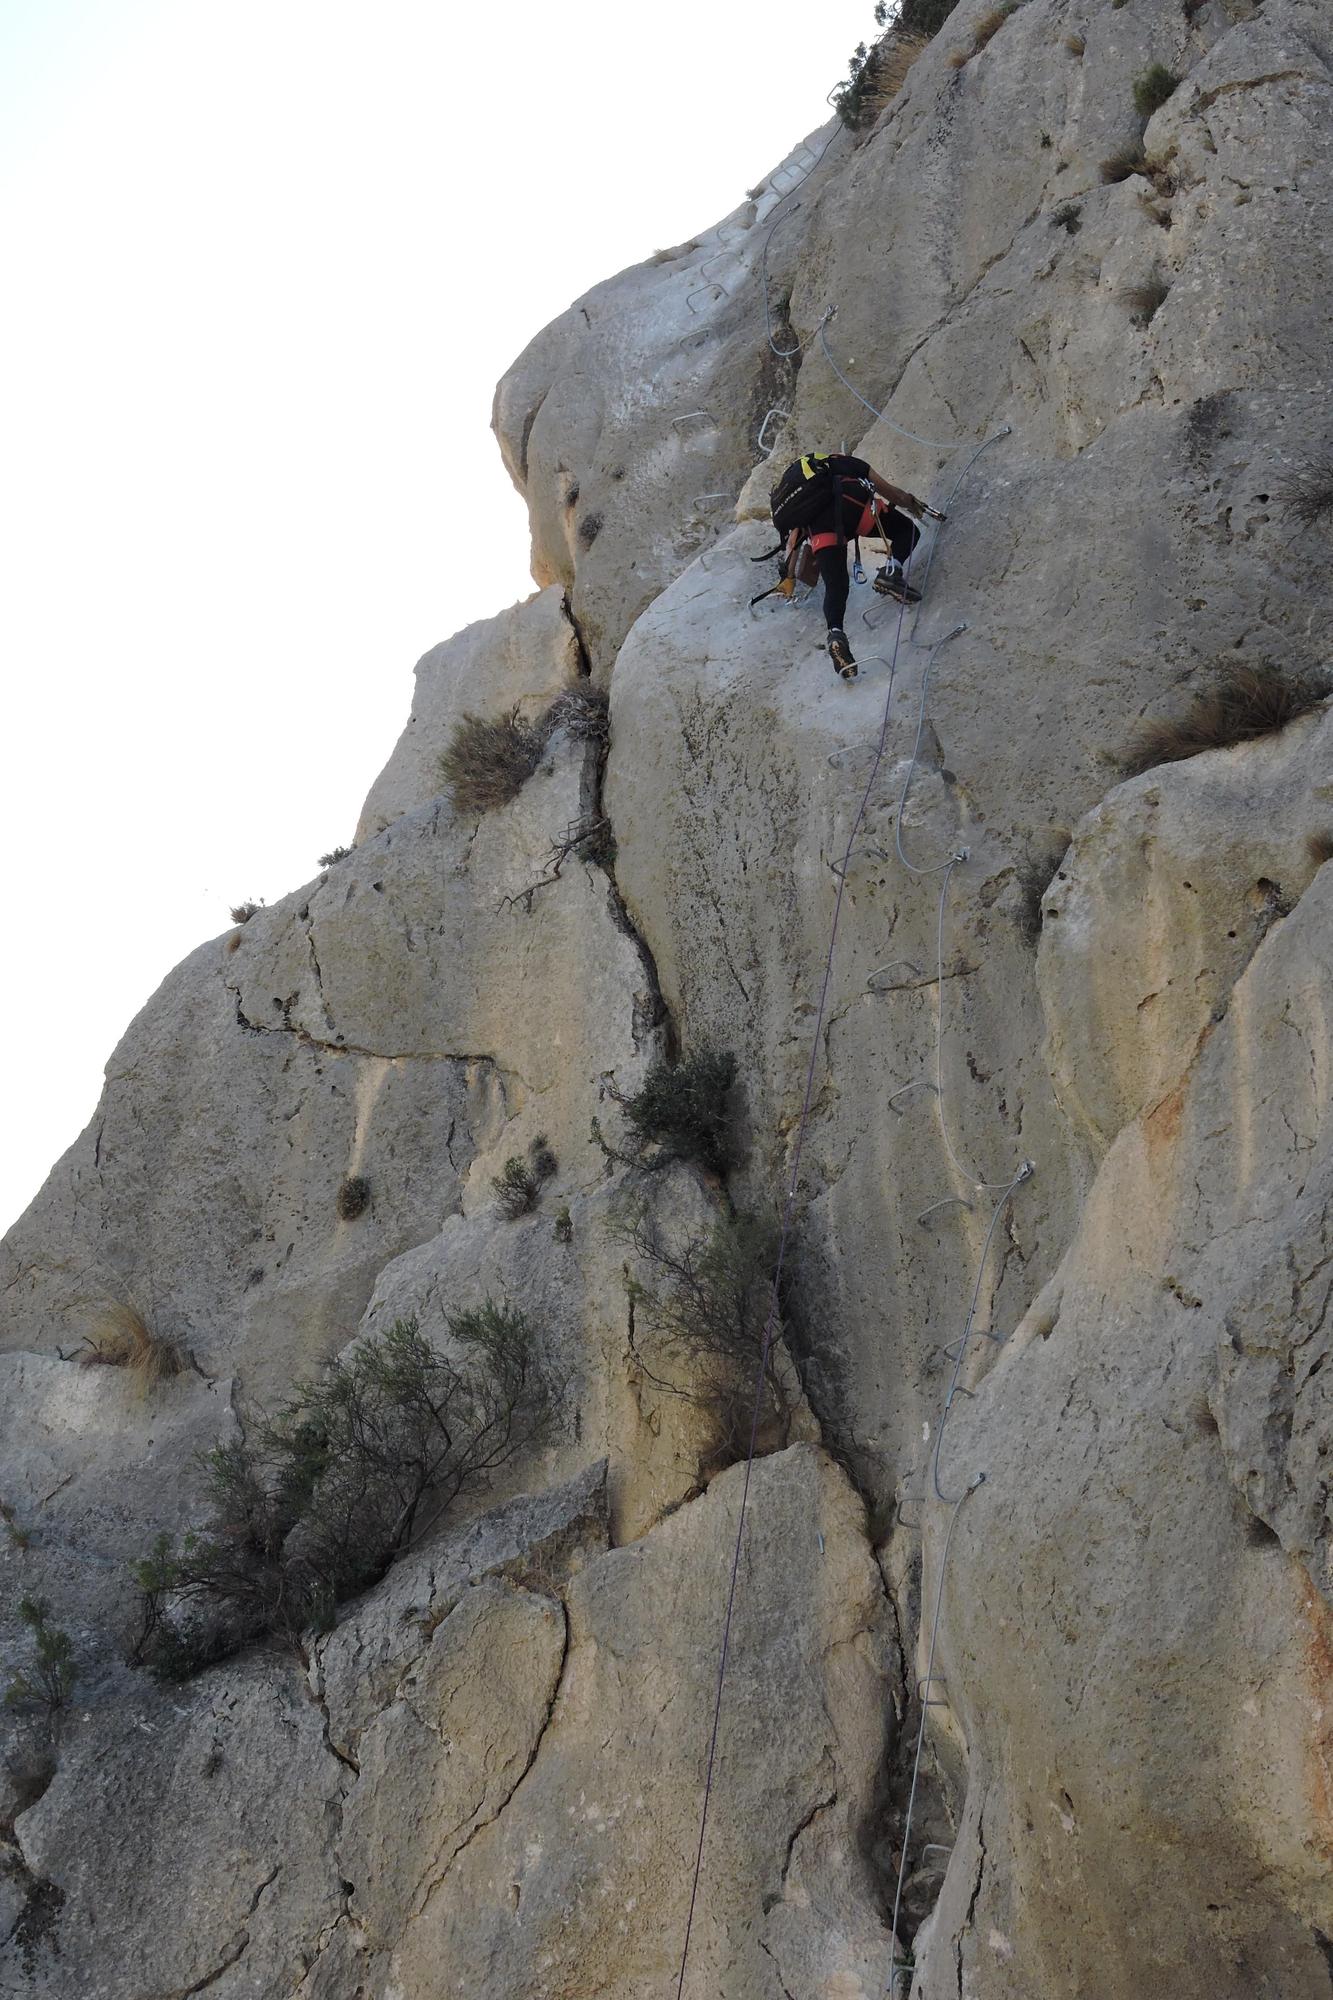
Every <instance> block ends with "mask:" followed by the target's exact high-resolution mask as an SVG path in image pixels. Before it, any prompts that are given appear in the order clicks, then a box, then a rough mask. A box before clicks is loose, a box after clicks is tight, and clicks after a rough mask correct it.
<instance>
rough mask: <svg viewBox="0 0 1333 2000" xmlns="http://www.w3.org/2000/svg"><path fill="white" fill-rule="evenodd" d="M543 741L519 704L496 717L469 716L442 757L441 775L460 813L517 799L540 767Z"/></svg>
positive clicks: (504, 804)
mask: <svg viewBox="0 0 1333 2000" xmlns="http://www.w3.org/2000/svg"><path fill="white" fill-rule="evenodd" d="M541 754H542V739H541V736H540V735H539V734H538V732H537V731H536V730H535V729H533V728H531V727H530V726H529V724H528V723H526V722H525V721H524V720H523V718H522V716H521V715H520V714H519V712H518V710H517V708H515V709H512V710H511V711H510V713H509V714H508V715H506V716H503V717H501V719H500V720H499V721H498V722H496V721H487V719H486V718H485V716H481V715H465V716H464V717H463V719H462V721H461V722H460V723H459V724H458V726H457V728H456V729H455V730H454V733H453V735H452V737H451V738H450V740H449V747H448V749H447V750H445V751H444V753H443V755H442V756H441V758H440V775H441V777H442V778H443V780H444V784H445V788H446V790H447V791H448V792H449V795H450V797H451V799H452V800H453V804H454V809H455V811H456V812H460V813H485V812H493V811H495V809H496V808H497V807H499V806H507V805H508V804H509V803H510V801H511V800H513V799H516V798H517V797H518V795H519V793H520V792H521V791H522V789H523V787H524V785H525V784H526V783H527V781H528V779H529V778H530V777H531V776H532V774H533V772H534V771H535V770H536V768H537V762H538V759H539V758H540V756H541Z"/></svg>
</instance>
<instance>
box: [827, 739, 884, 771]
mask: <svg viewBox="0 0 1333 2000" xmlns="http://www.w3.org/2000/svg"><path fill="white" fill-rule="evenodd" d="M874 758H875V746H874V744H873V743H848V744H845V745H844V746H843V748H842V749H841V750H830V751H829V757H828V767H829V769H830V771H845V770H846V769H847V768H848V766H849V765H851V764H855V763H861V764H871V763H873V762H874Z"/></svg>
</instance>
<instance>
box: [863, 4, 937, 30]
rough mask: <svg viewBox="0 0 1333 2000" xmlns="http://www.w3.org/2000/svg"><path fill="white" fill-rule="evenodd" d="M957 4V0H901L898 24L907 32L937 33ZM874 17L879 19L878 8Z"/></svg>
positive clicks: (886, 16)
mask: <svg viewBox="0 0 1333 2000" xmlns="http://www.w3.org/2000/svg"><path fill="white" fill-rule="evenodd" d="M957 5H958V0H903V4H902V6H901V7H900V8H899V9H898V26H899V27H900V28H901V29H902V30H903V31H904V32H905V33H907V34H912V35H937V34H938V33H939V31H940V29H941V28H942V27H943V26H944V24H945V22H946V21H947V20H948V18H949V16H950V14H952V12H953V10H954V8H955V7H956V6H957ZM887 18H888V15H887V13H886V15H885V19H886V20H887ZM875 19H876V20H877V21H878V20H879V13H878V10H877V11H876V14H875Z"/></svg>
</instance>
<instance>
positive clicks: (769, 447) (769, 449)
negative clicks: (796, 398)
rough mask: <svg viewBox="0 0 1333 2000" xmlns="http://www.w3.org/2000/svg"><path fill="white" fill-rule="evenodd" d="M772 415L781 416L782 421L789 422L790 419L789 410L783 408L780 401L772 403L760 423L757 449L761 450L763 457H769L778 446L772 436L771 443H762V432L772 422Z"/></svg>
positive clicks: (763, 432)
mask: <svg viewBox="0 0 1333 2000" xmlns="http://www.w3.org/2000/svg"><path fill="white" fill-rule="evenodd" d="M774 417H781V418H782V420H783V422H784V423H789V422H790V421H791V411H790V410H784V409H783V407H782V405H781V403H774V405H773V407H772V409H771V410H769V411H768V412H767V414H766V415H765V417H764V421H763V423H762V424H760V426H759V438H758V449H759V450H760V451H762V452H763V454H764V456H765V458H771V457H772V456H773V453H774V452H775V451H776V450H777V448H778V441H777V439H776V438H774V440H773V442H772V444H765V443H764V434H765V432H766V431H767V430H768V427H769V425H770V424H771V423H772V421H773V419H774Z"/></svg>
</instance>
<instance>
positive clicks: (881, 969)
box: [866, 958, 934, 1103]
mask: <svg viewBox="0 0 1333 2000" xmlns="http://www.w3.org/2000/svg"><path fill="white" fill-rule="evenodd" d="M899 965H905V966H906V967H907V970H908V971H909V972H914V973H915V974H916V976H917V978H918V979H919V978H920V977H921V967H920V966H919V965H917V964H915V963H914V962H913V961H912V960H911V959H910V958H891V959H889V960H888V962H887V964H885V965H877V966H876V967H875V970H874V971H873V972H872V973H869V974H868V975H867V977H866V990H867V991H868V992H870V993H893V992H896V991H897V987H896V986H894V985H888V986H876V984H875V981H876V980H877V979H882V978H883V977H884V974H885V973H886V972H892V971H893V970H894V969H895V967H897V966H899ZM900 983H901V982H900ZM907 1088H908V1090H912V1089H914V1088H915V1086H914V1085H913V1084H910V1083H909V1084H908V1085H907ZM931 1088H932V1089H933V1088H934V1085H933V1084H932V1086H931ZM897 1095H898V1093H897V1092H896V1091H895V1092H894V1096H895V1097H896V1096H897ZM889 1102H890V1103H892V1102H893V1098H890V1099H889Z"/></svg>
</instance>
